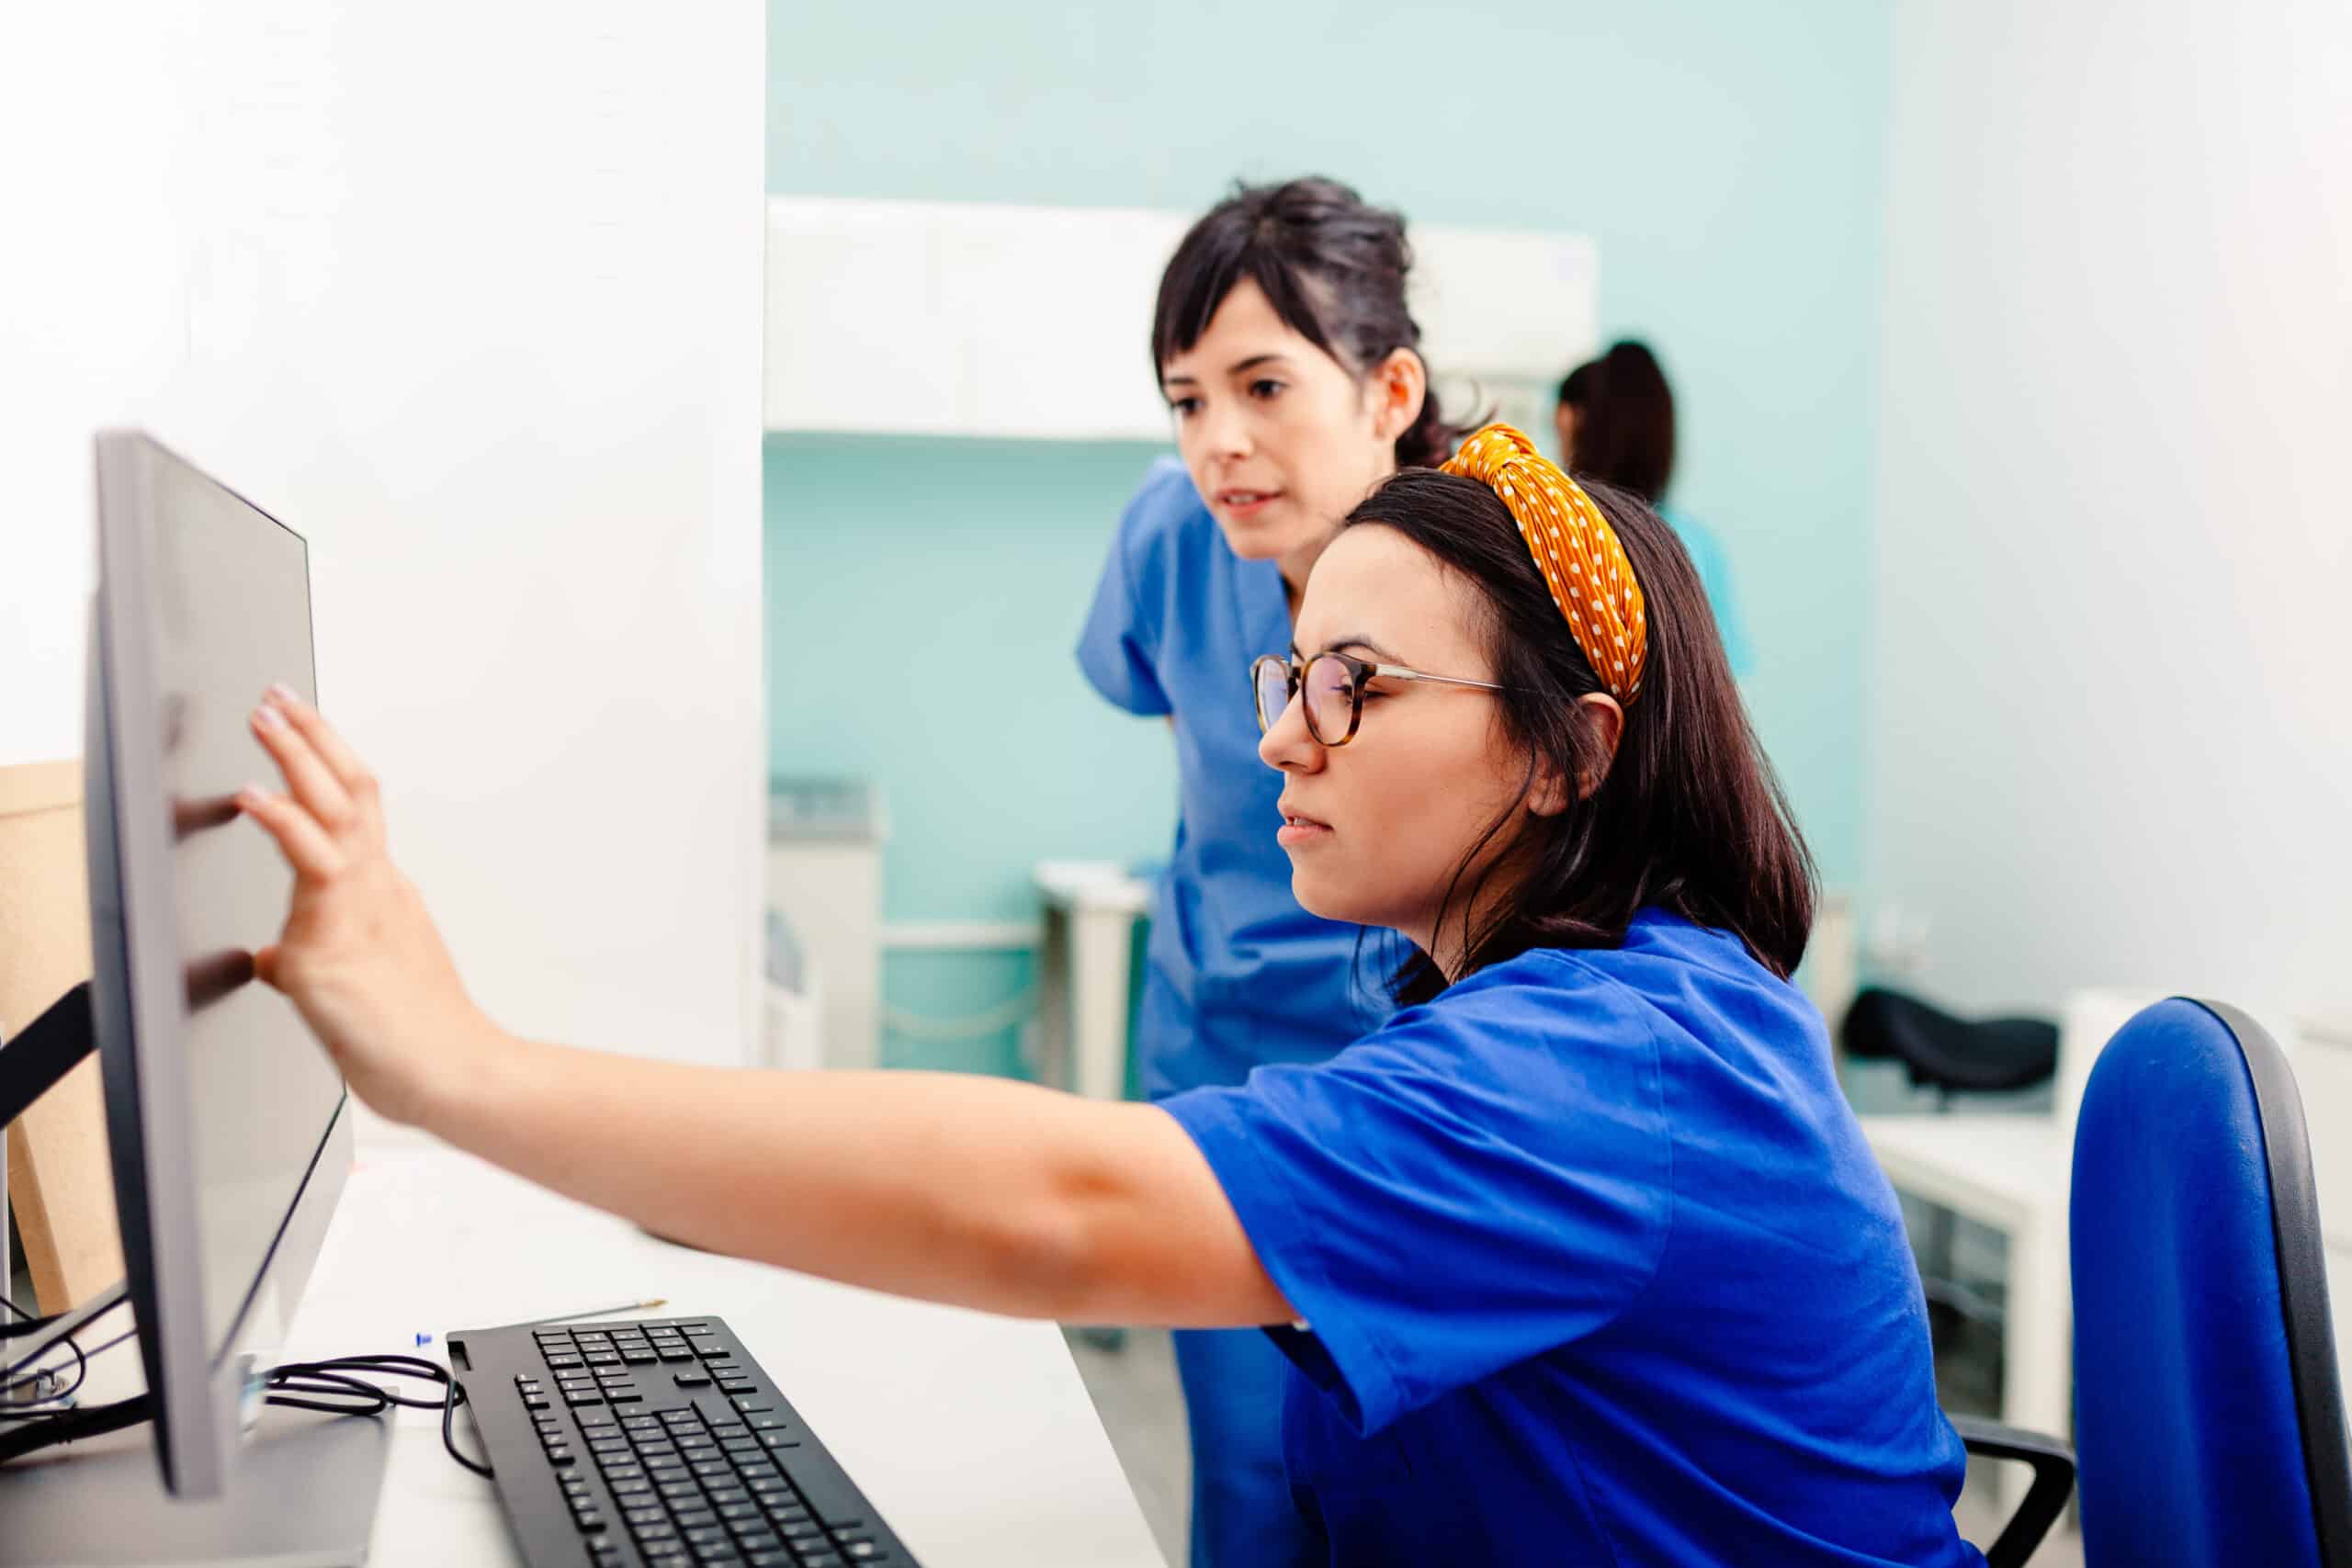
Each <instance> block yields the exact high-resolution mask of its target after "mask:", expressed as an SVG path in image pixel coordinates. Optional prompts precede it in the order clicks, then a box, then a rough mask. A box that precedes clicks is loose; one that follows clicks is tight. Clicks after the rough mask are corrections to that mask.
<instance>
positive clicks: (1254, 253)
mask: <svg viewBox="0 0 2352 1568" xmlns="http://www.w3.org/2000/svg"><path fill="white" fill-rule="evenodd" d="M1412 265H1413V254H1412V249H1411V247H1410V246H1408V244H1407V243H1405V220H1404V217H1403V215H1402V214H1400V213H1397V212H1392V211H1389V210H1387V209H1383V208H1377V207H1374V206H1372V205H1371V204H1370V203H1368V202H1366V201H1365V200H1364V199H1363V197H1360V196H1358V195H1357V194H1356V193H1355V191H1354V190H1352V189H1351V188H1350V187H1349V186H1344V185H1341V184H1340V182H1339V181H1337V180H1333V179H1325V178H1323V177H1321V176H1319V175H1310V176H1307V177H1306V178H1303V179H1295V180H1285V181H1283V183H1282V184H1280V185H1261V186H1251V185H1237V186H1235V187H1234V191H1233V194H1232V195H1231V196H1229V197H1226V199H1225V200H1223V201H1221V202H1219V203H1217V204H1216V206H1215V207H1213V208H1211V209H1209V210H1208V212H1207V213H1206V214H1205V215H1204V216H1203V217H1202V219H1201V220H1200V221H1199V222H1197V223H1195V224H1193V227H1192V230H1191V231H1189V232H1188V233H1186V234H1185V236H1184V239H1183V243H1181V244H1179V245H1178V246H1177V247H1176V254H1175V255H1173V256H1172V257H1170V259H1169V263H1168V268H1167V270H1166V271H1165V272H1163V273H1162V274H1160V278H1159V303H1158V305H1157V306H1156V307H1155V308H1154V310H1153V311H1152V318H1151V361H1152V367H1153V368H1154V370H1155V371H1157V370H1158V369H1159V367H1164V366H1165V365H1166V364H1167V363H1168V362H1169V361H1170V359H1173V358H1174V357H1175V356H1176V355H1180V354H1184V353H1187V352H1189V351H1190V350H1191V349H1192V347H1193V344H1197V343H1199V342H1200V341H1201V334H1202V333H1205V332H1207V331H1208V330H1209V321H1210V320H1211V318H1213V317H1214V316H1216V311H1217V307H1218V306H1220V305H1222V304H1224V303H1225V299H1226V296H1227V295H1228V294H1230V293H1232V292H1233V290H1234V288H1235V286H1236V285H1238V283H1240V282H1241V280H1242V279H1244V278H1248V279H1250V281H1252V282H1254V283H1256V284H1257V286H1258V288H1259V289H1260V291H1261V292H1262V293H1263V294H1264V295H1265V296H1266V302H1267V303H1268V304H1270V305H1272V307H1273V308H1274V314H1275V315H1276V316H1277V317H1279V318H1280V319H1281V321H1282V322H1283V325H1284V326H1286V327H1288V328H1290V329H1291V331H1293V332H1295V333H1298V334H1299V335H1300V336H1301V337H1304V338H1306V340H1307V341H1308V342H1309V343H1312V344H1314V345H1315V346H1316V347H1317V348H1319V349H1321V350H1322V351H1323V352H1324V353H1326V354H1328V355H1330V356H1331V357H1332V358H1333V359H1334V360H1337V361H1338V362H1339V363H1340V366H1342V367H1344V368H1345V369H1346V370H1347V371H1348V373H1349V374H1350V375H1352V376H1362V375H1363V374H1365V373H1366V372H1367V371H1369V370H1371V369H1372V368H1373V367H1374V366H1376V365H1378V364H1380V363H1381V361H1383V360H1385V359H1386V358H1387V357H1388V356H1389V355H1391V354H1394V353H1395V352H1396V351H1397V350H1398V349H1400V348H1409V349H1411V350H1412V351H1413V352H1414V353H1415V354H1417V355H1418V354H1419V353H1420V349H1421V329H1420V327H1419V325H1418V324H1417V323H1416V322H1415V321H1414V320H1413V314H1412V311H1411V310H1408V309H1407V307H1406V303H1405V276H1406V274H1407V273H1408V272H1409V271H1410V270H1411V269H1412ZM1461 435H1462V432H1461V431H1460V430H1459V429H1457V428H1456V427H1454V426H1453V425H1450V424H1448V423H1446V422H1445V416H1444V414H1443V413H1442V412H1441V411H1440V410H1439V408H1438V398H1437V391H1436V389H1435V388H1431V389H1430V391H1429V393H1428V395H1427V396H1426V397H1425V398H1424V399H1423V400H1422V402H1421V413H1420V417H1419V419H1418V420H1416V421H1414V423H1413V427H1412V428H1411V429H1409V430H1408V431H1406V432H1405V434H1402V435H1400V436H1398V437H1397V466H1398V467H1400V468H1412V467H1416V466H1419V467H1431V466H1434V465H1436V464H1439V463H1442V462H1443V461H1445V459H1446V458H1447V457H1450V456H1451V455H1452V454H1453V447H1454V444H1455V442H1457V441H1458V440H1460V438H1461Z"/></svg>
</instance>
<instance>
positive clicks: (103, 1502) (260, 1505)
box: [0, 1409, 392, 1568]
mask: <svg viewBox="0 0 2352 1568" xmlns="http://www.w3.org/2000/svg"><path fill="white" fill-rule="evenodd" d="M391 1438H392V1429H391V1425H390V1421H389V1420H388V1419H386V1418H384V1417H380V1416H321V1415H315V1414H312V1413H311V1412H309V1411H302V1410H282V1409H265V1410H264V1412H263V1414H262V1417H261V1420H260V1421H259V1422H258V1423H257V1424H256V1425H255V1426H254V1429H253V1431H252V1432H251V1433H249V1434H248V1435H247V1437H246V1439H245V1441H244V1443H243V1446H242V1447H241V1448H240V1449H239V1450H238V1452H237V1457H236V1461H235V1462H234V1463H233V1464H232V1466H231V1467H230V1472H229V1489H228V1491H227V1493H226V1494H225V1495H222V1496H220V1497H217V1498H214V1499H212V1500H210V1501H209V1502H193V1503H191V1502H182V1501H180V1500H178V1499H176V1498H175V1497H173V1496H171V1495H168V1494H167V1493H165V1492H164V1476H163V1470H162V1467H161V1466H159V1465H158V1464H157V1462H156V1460H155V1438H154V1434H153V1431H152V1430H150V1429H149V1428H147V1427H129V1428H127V1429H125V1430H123V1431H119V1432H112V1433H108V1434H107V1435H106V1436H105V1437H102V1438H91V1439H89V1440H88V1441H86V1442H77V1443H68V1444H64V1445H62V1446H61V1447H59V1448H57V1449H54V1450H49V1451H47V1452H45V1453H40V1454H31V1455H28V1456H26V1457H25V1458H23V1459H21V1460H17V1461H15V1462H13V1463H11V1464H7V1465H0V1568H66V1565H69V1564H70V1565H71V1568H102V1565H104V1568H111V1565H113V1564H117V1563H120V1564H130V1563H139V1564H157V1565H165V1564H168V1565H175V1568H176V1565H179V1564H187V1565H188V1568H199V1565H200V1568H230V1565H232V1564H233V1565H237V1568H263V1565H265V1564H266V1568H350V1565H353V1564H356V1563H360V1562H366V1561H367V1558H368V1538H369V1537H370V1536H371V1535H372V1534H373V1533H374V1530H375V1525H376V1501H377V1497H378V1495H379V1494H380V1493H381V1492H382V1490H383V1484H384V1461H385V1460H386V1458H387V1457H388V1455H389V1454H390V1450H391Z"/></svg>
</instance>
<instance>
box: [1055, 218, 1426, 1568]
mask: <svg viewBox="0 0 2352 1568" xmlns="http://www.w3.org/2000/svg"><path fill="white" fill-rule="evenodd" d="M1410 265H1411V254H1410V252H1409V250H1408V247H1407V244H1406V239H1405V221H1404V219H1403V218H1402V217H1401V216H1400V215H1399V214H1397V213H1395V212H1390V211H1385V210H1383V209H1379V208H1376V207H1373V206H1371V205H1369V204H1367V203H1366V202H1365V201H1364V200H1363V198H1362V197H1360V196H1358V195H1357V194H1356V192H1355V191H1353V190H1352V189H1351V188H1349V187H1348V186H1344V185H1341V184H1340V183H1339V182H1338V181H1335V180H1330V179H1322V178H1304V179H1295V180H1290V181H1286V182H1283V183H1281V184H1273V185H1261V186H1240V187H1238V188H1237V189H1236V191H1235V192H1234V194H1233V195H1232V196H1231V197H1228V198H1227V199H1226V200H1224V201H1222V202H1220V203H1218V204H1217V206H1216V207H1215V208H1214V209H1211V210H1210V211H1209V212H1208V213H1207V214H1206V215H1205V216H1204V217H1203V218H1202V219H1201V220H1199V221H1198V222H1197V223H1195V224H1194V225H1193V228H1192V230H1191V231H1190V232H1189V233H1187V234H1186V235H1185V236H1184V239H1183V241H1182V243H1181V244H1180V245H1178V247H1177V249H1176V254H1175V255H1174V256H1173V257H1172V258H1171V259H1170V262H1169V264H1168V267H1167V270H1166V272H1165V273H1164V275H1163V276H1161V278H1160V284H1159V302H1158V305H1157V308H1156V309H1155V310H1154V312H1153V318H1152V324H1151V355H1152V366H1153V368H1154V370H1155V372H1156V373H1157V375H1158V378H1159V385H1160V389H1161V390H1162V392H1163V393H1164V394H1165V395H1166V397H1167V400H1168V406H1169V408H1170V412H1171V413H1172V415H1173V417H1174V421H1175V434H1176V445H1177V449H1178V453H1179V456H1178V457H1170V458H1163V459H1161V460H1160V461H1159V462H1157V463H1155V464H1154V465H1153V466H1152V468H1150V470H1149V471H1148V473H1147V474H1146V475H1145V476H1144V479H1143V483H1142V484H1141V485H1140V486H1139V487H1138V488H1137V490H1136V493H1135V496H1134V498H1133V499H1132V500H1130V501H1129V502H1128V503H1127V506H1126V510H1125V513H1124V514H1123V515H1122V516H1121V518H1120V520H1119V527H1118V533H1117V536H1116V537H1115V538H1114V541H1113V543H1112V547H1111V551H1110V558H1109V559H1108V561H1107V562H1105V564H1104V566H1103V576H1102V581H1101V585H1100V586H1099V587H1098V588H1097V590H1096V592H1095V596H1094V603H1093V607H1092V609H1091V611H1090V613H1089V614H1088V616H1087V620H1086V627H1085V631H1084V633H1083V635H1082V636H1081V637H1080V642H1079V648H1078V661H1079V665H1080V669H1081V670H1083V671H1085V674H1086V677H1087V679H1088V681H1089V682H1091V683H1092V684H1093V686H1094V688H1095V689H1096V690H1097V691H1098V692H1100V693H1101V694H1103V697H1104V698H1105V699H1106V700H1108V701H1109V702H1111V703H1112V704H1113V705H1115V706H1117V707H1120V708H1122V709H1125V711H1126V712H1128V713H1133V714H1137V715H1143V716H1165V717H1166V718H1167V719H1168V720H1169V722H1170V726H1171V728H1173V731H1174V734H1175V741H1176V752H1177V766H1178V777H1179V814H1178V818H1177V825H1176V842H1175V848H1174V850H1173V851H1172V852H1171V853H1170V859H1169V864H1168V868H1167V870H1166V872H1165V874H1163V875H1162V876H1161V877H1160V880H1159V886H1158V889H1157V897H1156V899H1155V902H1154V906H1153V914H1152V922H1151V931H1150V938H1149V952H1148V959H1147V965H1146V976H1145V979H1144V985H1143V995H1142V998H1141V1008H1140V1012H1139V1015H1138V1020H1137V1023H1136V1039H1135V1049H1136V1058H1137V1065H1138V1067H1139V1071H1140V1077H1141V1080H1142V1085H1143V1089H1144V1092H1145V1093H1146V1095H1147V1096H1148V1098H1150V1099H1151V1100H1164V1099H1165V1098H1167V1097H1168V1096H1170V1095H1173V1094H1177V1093H1180V1092H1182V1091H1184V1090H1188V1089H1205V1088H1223V1087H1231V1086H1234V1085H1238V1084H1239V1083H1240V1082H1241V1081H1242V1080H1243V1079H1244V1078H1246V1077H1248V1076H1249V1074H1250V1069H1251V1068H1253V1067H1256V1066H1261V1065H1266V1064H1272V1063H1311V1062H1319V1061H1321V1060H1323V1059H1325V1058H1327V1057H1329V1056H1330V1055H1333V1054H1334V1053H1336V1052H1337V1051H1339V1050H1340V1048H1341V1047H1342V1046H1344V1045H1346V1044H1347V1043H1349V1042H1351V1040H1354V1039H1355V1038H1357V1037H1358V1036H1359V1035H1360V1034H1361V1033H1362V1032H1363V1030H1364V1029H1366V1028H1367V1027H1369V1026H1370V1025H1372V1024H1373V1023H1374V1022H1376V1021H1378V1020H1379V1018H1380V1017H1382V1016H1384V1015H1385V1012H1386V1011H1387V1004H1386V1001H1385V998H1377V997H1375V995H1374V993H1373V992H1371V991H1370V990H1368V989H1367V988H1366V987H1363V986H1360V985H1358V984H1357V983H1356V954H1357V950H1358V944H1359V941H1360V931H1359V928H1358V927H1356V926H1354V925H1352V924H1342V923H1338V922H1335V921H1331V920H1326V919H1318V918H1317V917H1316V916H1314V915H1311V914H1309V913H1307V912H1306V910H1305V909H1303V908H1300V907H1299V904H1298V900H1297V899H1296V898H1295V897H1294V896H1293V895H1292V892H1291V868H1290V862H1289V858H1288V857H1287V856H1286V855H1285V854H1284V853H1283V850H1282V849H1281V848H1280V847H1279V846H1278V845H1277V844H1276V843H1275V841H1274V832H1273V829H1275V828H1276V827H1277V826H1279V824H1280V821H1281V818H1280V815H1279V811H1278V809H1277V807H1276V805H1275V801H1276V799H1277V797H1278V796H1279V795H1281V793H1282V776H1281V775H1280V774H1279V773H1274V772H1272V770H1269V769H1268V768H1266V767H1265V766H1264V765H1263V764H1262V763H1261V761H1259V759H1258V742H1259V735H1258V728H1257V725H1256V723H1255V721H1254V720H1253V719H1252V717H1251V716H1250V708H1249V706H1248V705H1247V704H1245V703H1243V702H1241V701H1239V700H1238V697H1239V685H1238V682H1239V681H1240V674H1239V672H1240V671H1243V670H1245V669H1247V668H1248V666H1249V664H1250V660H1251V659H1252V658H1254V657H1256V656H1257V655H1260V654H1262V653H1265V652H1267V651H1269V650H1271V649H1282V648H1287V647H1289V646H1290V642H1291V623H1292V618H1293V617H1294V616H1295V614H1296V613H1297V609H1298V604H1299V596H1300V594H1301V593H1302V592H1304V591H1305V589H1306V576H1307V571H1308V569H1309V568H1311V567H1313V566H1314V564H1315V562H1316V559H1317V557H1319V556H1320V555H1321V554H1322V552H1323V549H1324V547H1326V546H1327V545H1329V543H1330V542H1331V540H1332V539H1333V537H1335V536H1337V534H1338V532H1339V529H1340V520H1341V519H1342V518H1344V517H1345V516H1346V515H1347V514H1348V513H1349V512H1350V511H1351V509H1352V508H1353V507H1355V506H1356V505H1357V504H1358V503H1359V502H1362V501H1363V499H1364V497H1365V495H1367V494H1368V493H1369V492H1370V491H1372V490H1373V488H1374V486H1376V485H1377V484H1379V483H1380V482H1381V481H1382V480H1383V479H1385V478H1386V477H1387V476H1388V475H1390V474H1393V473H1395V472H1396V471H1397V469H1399V468H1415V467H1432V466H1434V465H1436V464H1439V463H1442V462H1443V461H1444V460H1445V459H1446V458H1447V457H1449V456H1451V455H1452V453H1453V446H1454V444H1455V442H1456V440H1457V439H1458V438H1459V435H1460V432H1459V431H1457V430H1456V429H1454V428H1453V426H1450V425H1448V424H1447V423H1446V422H1445V418H1444V416H1443V414H1442V412H1440V410H1439V408H1438V403H1437V400H1436V398H1435V397H1434V396H1433V395H1432V394H1431V393H1430V376H1429V369H1428V367H1427V366H1426V365H1424V364H1423V363H1422V360H1421V355H1420V347H1419V344H1420V329H1419V326H1417V325H1416V324H1415V322H1414V321H1413V318H1412V314H1411V312H1410V311H1409V310H1407V308H1406V302H1405V279H1406V275H1407V272H1408V268H1409V267H1410ZM1175 1342H1176V1361H1177V1368H1178V1371H1179V1373H1180V1375H1181V1376H1182V1382H1183V1387H1184V1404H1185V1411H1186V1416H1187V1422H1188V1425H1189V1427H1190V1429H1191V1434H1192V1451H1193V1507H1192V1561H1193V1563H1194V1564H1196V1565H1207V1564H1224V1565H1227V1568H1230V1565H1233V1564H1239V1563H1253V1564H1256V1563H1264V1564H1276V1565H1280V1564H1288V1563H1294V1562H1316V1561H1321V1560H1322V1557H1321V1554H1320V1553H1319V1552H1318V1551H1316V1550H1314V1549H1313V1547H1312V1546H1311V1544H1310V1543H1309V1542H1308V1541H1307V1540H1306V1537H1305V1535H1304V1533H1303V1531H1302V1529H1301V1526H1300V1522H1299V1517H1298V1513H1297V1510H1296V1509H1295V1507H1294V1506H1293V1504H1292V1500H1291V1496H1290V1489H1289V1485H1288V1483H1287V1482H1286V1481H1285V1480H1284V1477H1283V1459H1282V1447H1281V1439H1282V1391H1283V1382H1284V1379H1283V1368H1284V1363H1283V1357H1282V1355H1281V1354H1280V1352H1278V1351H1277V1350H1276V1349H1275V1348H1274V1347H1273V1345H1272V1342H1271V1341H1269V1340H1268V1339H1267V1338H1266V1337H1265V1336H1264V1335H1262V1334H1260V1333H1257V1332H1255V1331H1242V1332H1232V1331H1221V1330H1214V1329H1209V1330H1180V1331H1179V1332H1178V1333H1177V1335H1176V1337H1175Z"/></svg>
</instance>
